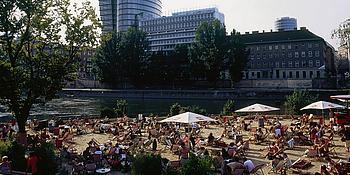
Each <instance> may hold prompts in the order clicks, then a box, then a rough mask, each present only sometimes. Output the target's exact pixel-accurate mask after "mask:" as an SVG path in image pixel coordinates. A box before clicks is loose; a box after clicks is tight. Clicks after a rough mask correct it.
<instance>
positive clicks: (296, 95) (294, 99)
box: [285, 90, 318, 115]
mask: <svg viewBox="0 0 350 175" xmlns="http://www.w3.org/2000/svg"><path fill="white" fill-rule="evenodd" d="M317 99H318V95H317V96H313V95H311V94H310V93H309V92H308V91H301V90H295V91H294V92H293V94H292V95H288V96H287V99H286V102H285V106H286V110H287V113H288V114H298V115H300V114H302V111H300V109H301V108H303V107H305V106H306V105H309V104H310V103H313V102H315V101H317Z"/></svg>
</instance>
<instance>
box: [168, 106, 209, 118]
mask: <svg viewBox="0 0 350 175" xmlns="http://www.w3.org/2000/svg"><path fill="white" fill-rule="evenodd" d="M184 112H193V113H197V114H202V115H205V114H206V113H207V111H206V110H205V109H204V108H202V107H200V106H197V105H192V106H181V105H180V104H179V103H175V104H173V105H171V106H170V109H169V115H170V116H174V115H178V114H181V113H184Z"/></svg>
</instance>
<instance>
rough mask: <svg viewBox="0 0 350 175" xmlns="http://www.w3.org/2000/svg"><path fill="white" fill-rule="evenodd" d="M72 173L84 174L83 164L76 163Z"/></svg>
mask: <svg viewBox="0 0 350 175" xmlns="http://www.w3.org/2000/svg"><path fill="white" fill-rule="evenodd" d="M73 174H77V175H80V174H85V167H84V165H83V164H77V165H74V166H73Z"/></svg>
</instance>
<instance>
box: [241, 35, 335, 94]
mask: <svg viewBox="0 0 350 175" xmlns="http://www.w3.org/2000/svg"><path fill="white" fill-rule="evenodd" d="M242 39H243V42H244V43H245V44H246V46H247V48H248V49H249V50H250V55H249V61H248V63H247V69H246V71H244V73H243V80H242V82H241V85H244V83H246V84H245V86H249V87H281V88H312V87H314V86H316V85H315V84H314V83H315V81H316V80H317V79H319V80H320V79H324V78H325V77H326V74H328V75H332V74H333V73H334V72H335V70H334V69H335V68H334V49H333V48H332V47H331V46H330V45H329V44H328V43H327V42H325V41H324V40H323V39H322V38H321V37H319V36H317V35H315V34H313V33H312V32H310V31H308V30H307V29H306V28H301V29H300V30H293V31H279V32H263V33H259V32H252V33H246V34H244V35H242ZM328 75H327V76H328Z"/></svg>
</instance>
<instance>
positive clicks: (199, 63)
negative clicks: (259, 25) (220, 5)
mask: <svg viewBox="0 0 350 175" xmlns="http://www.w3.org/2000/svg"><path fill="white" fill-rule="evenodd" d="M226 55H227V42H226V28H225V26H224V25H223V24H221V23H220V21H219V20H215V21H213V22H211V23H208V22H204V23H202V24H201V25H200V26H199V27H198V29H197V32H196V38H195V41H194V43H193V44H192V48H191V52H190V64H191V66H192V70H193V75H194V76H195V77H199V78H202V77H205V78H206V80H207V81H209V82H210V83H212V85H213V86H215V85H216V82H217V81H218V80H219V78H220V72H221V71H222V70H223V61H224V59H225V58H226Z"/></svg>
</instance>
